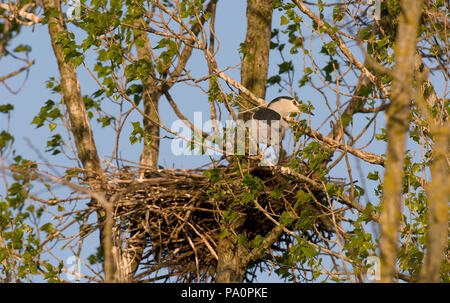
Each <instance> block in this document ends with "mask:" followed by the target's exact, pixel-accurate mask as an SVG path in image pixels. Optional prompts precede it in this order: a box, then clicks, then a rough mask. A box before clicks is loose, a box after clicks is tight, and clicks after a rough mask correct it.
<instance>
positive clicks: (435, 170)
mask: <svg viewBox="0 0 450 303" xmlns="http://www.w3.org/2000/svg"><path fill="white" fill-rule="evenodd" d="M432 134H433V135H434V136H433V138H434V146H433V164H432V165H431V182H430V184H429V187H428V228H427V232H426V235H427V237H426V238H427V240H426V249H427V251H426V254H425V261H424V264H423V265H422V269H421V271H420V275H419V281H420V282H433V283H436V282H439V280H440V269H441V264H442V260H443V259H444V258H445V257H444V253H445V252H446V251H447V249H448V246H447V239H448V200H449V198H450V179H449V178H448V175H449V169H448V163H447V153H448V148H449V137H450V127H449V125H448V124H447V125H446V126H444V127H439V128H437V129H436V131H433V132H432Z"/></svg>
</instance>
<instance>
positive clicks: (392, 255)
mask: <svg viewBox="0 0 450 303" xmlns="http://www.w3.org/2000/svg"><path fill="white" fill-rule="evenodd" d="M401 7H402V13H401V14H400V20H399V26H398V31H397V38H396V43H395V68H394V70H393V78H394V80H393V83H392V88H391V92H390V99H391V106H390V107H389V109H388V111H387V125H386V128H387V144H388V146H387V159H386V164H385V174H384V187H383V198H382V212H381V216H380V229H381V238H380V251H381V281H382V282H391V281H392V279H393V277H394V275H395V273H396V261H397V251H398V245H399V244H398V237H399V227H400V217H401V213H400V205H401V199H402V189H403V176H404V173H403V160H404V155H405V148H406V134H407V132H408V128H409V119H408V118H409V114H410V110H409V102H410V100H411V98H412V96H413V93H412V86H413V83H412V81H413V75H414V64H411V62H414V57H415V54H416V44H417V29H418V24H419V18H420V15H421V8H422V0H413V1H411V0H409V1H406V0H403V1H401Z"/></svg>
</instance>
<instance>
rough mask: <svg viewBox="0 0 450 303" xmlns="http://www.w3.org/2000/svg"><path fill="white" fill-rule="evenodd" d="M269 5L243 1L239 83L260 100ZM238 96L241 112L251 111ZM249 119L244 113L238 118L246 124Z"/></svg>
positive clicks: (263, 90)
mask: <svg viewBox="0 0 450 303" xmlns="http://www.w3.org/2000/svg"><path fill="white" fill-rule="evenodd" d="M273 5H274V3H273V0H248V1H247V33H246V36H245V42H244V44H245V51H246V52H245V54H244V59H243V61H242V67H241V83H242V85H243V86H244V87H246V88H247V89H248V90H249V91H251V92H252V93H253V94H254V95H256V96H257V97H259V98H262V99H264V98H265V96H266V86H267V73H268V69H269V52H270V38H271V33H272V12H273ZM242 96H243V98H242V104H241V109H242V110H247V109H250V108H252V107H254V106H253V104H252V103H251V102H250V101H249V100H247V99H246V98H245V96H244V95H242ZM251 115H252V113H251V112H246V113H244V114H243V115H242V118H243V119H244V121H247V120H249V119H250V118H251Z"/></svg>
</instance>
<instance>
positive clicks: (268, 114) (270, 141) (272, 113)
mask: <svg viewBox="0 0 450 303" xmlns="http://www.w3.org/2000/svg"><path fill="white" fill-rule="evenodd" d="M298 112H300V109H299V108H298V102H297V101H296V100H295V99H294V98H291V97H286V96H282V97H278V98H275V99H273V100H272V101H271V102H270V103H269V105H268V106H267V107H261V108H259V109H258V110H257V111H256V112H255V113H254V114H253V121H254V122H256V123H255V124H254V126H253V127H254V129H253V132H252V134H253V136H252V138H253V140H254V141H255V143H257V144H258V145H260V144H264V145H266V146H267V147H268V146H271V147H272V148H274V150H275V154H276V158H277V160H276V161H277V162H278V161H279V160H280V157H279V156H280V153H279V152H280V150H282V147H281V142H282V141H283V139H284V136H285V134H286V131H287V130H288V128H289V123H288V122H287V121H286V119H285V116H286V115H287V114H289V113H298Z"/></svg>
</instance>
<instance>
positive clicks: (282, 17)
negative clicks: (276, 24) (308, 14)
mask: <svg viewBox="0 0 450 303" xmlns="http://www.w3.org/2000/svg"><path fill="white" fill-rule="evenodd" d="M288 23H289V19H288V18H286V17H285V16H281V21H280V25H286V24H288Z"/></svg>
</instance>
